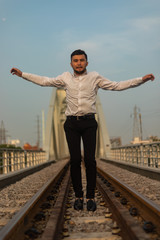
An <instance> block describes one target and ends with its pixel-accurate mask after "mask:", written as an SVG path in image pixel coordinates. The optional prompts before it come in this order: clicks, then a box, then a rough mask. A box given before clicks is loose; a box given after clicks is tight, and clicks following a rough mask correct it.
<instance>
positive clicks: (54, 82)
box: [22, 72, 65, 87]
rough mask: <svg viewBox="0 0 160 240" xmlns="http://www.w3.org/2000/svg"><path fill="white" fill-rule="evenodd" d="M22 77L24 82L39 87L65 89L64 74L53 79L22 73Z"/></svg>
mask: <svg viewBox="0 0 160 240" xmlns="http://www.w3.org/2000/svg"><path fill="white" fill-rule="evenodd" d="M22 77H23V78H24V79H25V80H27V81H30V82H33V83H35V84H37V85H40V86H53V87H65V82H64V78H65V73H63V74H62V75H59V76H57V77H55V78H49V77H45V76H39V75H36V74H31V73H25V72H23V73H22Z"/></svg>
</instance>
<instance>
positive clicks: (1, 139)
mask: <svg viewBox="0 0 160 240" xmlns="http://www.w3.org/2000/svg"><path fill="white" fill-rule="evenodd" d="M6 132H7V131H6V129H5V127H4V123H3V120H2V121H1V128H0V144H6Z"/></svg>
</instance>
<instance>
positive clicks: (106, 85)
mask: <svg viewBox="0 0 160 240" xmlns="http://www.w3.org/2000/svg"><path fill="white" fill-rule="evenodd" d="M143 83H144V82H143V80H142V77H139V78H133V79H130V80H126V81H120V82H116V81H110V80H109V79H107V78H104V77H102V76H100V75H98V87H99V88H102V89H105V90H112V91H122V90H125V89H128V88H134V87H137V86H139V85H141V84H143Z"/></svg>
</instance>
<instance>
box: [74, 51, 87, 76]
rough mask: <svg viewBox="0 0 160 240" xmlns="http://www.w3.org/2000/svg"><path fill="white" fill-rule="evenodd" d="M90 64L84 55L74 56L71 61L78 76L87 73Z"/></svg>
mask: <svg viewBox="0 0 160 240" xmlns="http://www.w3.org/2000/svg"><path fill="white" fill-rule="evenodd" d="M87 65H88V62H87V60H86V57H85V55H84V54H82V55H74V56H73V57H72V61H71V67H72V68H73V70H74V72H75V73H76V74H77V75H81V74H83V73H84V72H85V71H86V67H87Z"/></svg>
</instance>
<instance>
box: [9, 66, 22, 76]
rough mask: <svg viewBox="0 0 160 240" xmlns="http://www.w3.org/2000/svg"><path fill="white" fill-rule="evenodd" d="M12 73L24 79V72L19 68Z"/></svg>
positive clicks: (13, 69)
mask: <svg viewBox="0 0 160 240" xmlns="http://www.w3.org/2000/svg"><path fill="white" fill-rule="evenodd" d="M11 73H12V75H17V76H18V77H22V72H21V70H19V69H18V68H12V69H11Z"/></svg>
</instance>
